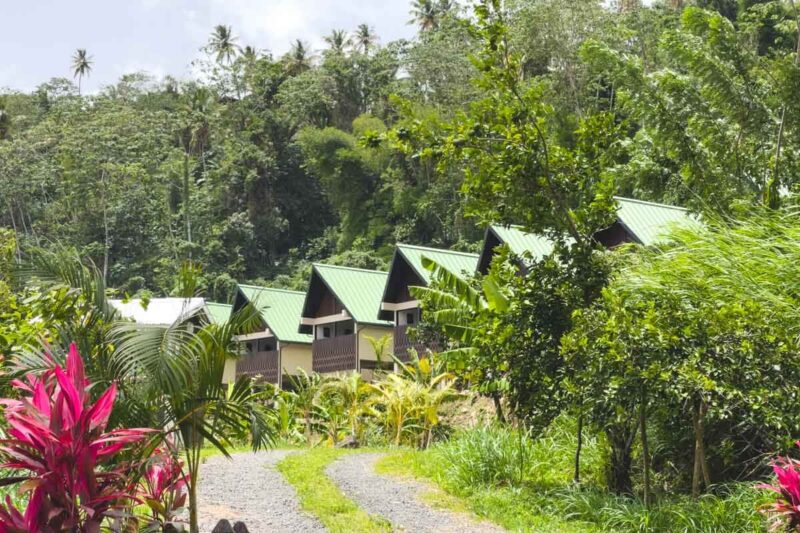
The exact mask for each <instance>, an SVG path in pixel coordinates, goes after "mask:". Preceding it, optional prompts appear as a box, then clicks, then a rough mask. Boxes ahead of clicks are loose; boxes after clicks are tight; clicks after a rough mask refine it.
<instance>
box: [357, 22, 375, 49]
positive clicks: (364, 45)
mask: <svg viewBox="0 0 800 533" xmlns="http://www.w3.org/2000/svg"><path fill="white" fill-rule="evenodd" d="M354 40H355V46H356V50H359V51H361V53H363V54H364V55H367V54H369V51H370V49H371V48H372V45H374V44H375V43H376V42H378V36H377V35H376V34H375V31H374V30H373V29H372V28H370V27H369V26H368V25H367V24H359V25H358V28H356V33H355V36H354Z"/></svg>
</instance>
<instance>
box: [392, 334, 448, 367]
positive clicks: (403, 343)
mask: <svg viewBox="0 0 800 533" xmlns="http://www.w3.org/2000/svg"><path fill="white" fill-rule="evenodd" d="M412 348H413V349H415V350H417V355H419V356H422V355H425V352H426V351H427V348H430V349H431V350H438V344H436V346H434V345H430V346H426V345H425V344H424V343H422V342H419V341H416V340H413V339H411V337H410V336H409V335H408V326H395V327H394V356H395V357H397V358H398V359H400V360H401V361H403V362H404V363H405V362H407V361H410V360H411V354H410V353H409V352H408V351H409V350H410V349H412Z"/></svg>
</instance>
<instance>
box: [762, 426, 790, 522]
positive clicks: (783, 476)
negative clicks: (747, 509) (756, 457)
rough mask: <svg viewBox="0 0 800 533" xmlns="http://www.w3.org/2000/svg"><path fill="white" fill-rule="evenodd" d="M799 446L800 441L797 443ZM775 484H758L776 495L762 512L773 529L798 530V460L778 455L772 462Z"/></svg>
mask: <svg viewBox="0 0 800 533" xmlns="http://www.w3.org/2000/svg"><path fill="white" fill-rule="evenodd" d="M797 445H798V446H800V441H799V442H798V443H797ZM772 470H773V471H774V472H775V477H776V480H775V484H774V485H767V484H762V485H758V488H763V489H767V490H771V491H773V492H775V493H776V494H777V495H778V497H777V500H776V501H775V502H774V503H771V504H769V505H766V506H764V507H763V508H762V512H764V513H765V514H767V515H769V516H770V517H771V519H772V526H773V529H775V530H778V529H781V528H783V529H785V530H789V531H798V530H800V461H796V460H794V459H791V458H789V457H778V458H777V459H776V460H775V461H774V462H773V464H772Z"/></svg>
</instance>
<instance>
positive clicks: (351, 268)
mask: <svg viewBox="0 0 800 533" xmlns="http://www.w3.org/2000/svg"><path fill="white" fill-rule="evenodd" d="M312 266H315V267H325V268H337V269H339V270H352V271H354V272H366V273H368V274H389V273H388V272H386V271H385V270H373V269H370V268H356V267H348V266H341V265H329V264H327V263H312Z"/></svg>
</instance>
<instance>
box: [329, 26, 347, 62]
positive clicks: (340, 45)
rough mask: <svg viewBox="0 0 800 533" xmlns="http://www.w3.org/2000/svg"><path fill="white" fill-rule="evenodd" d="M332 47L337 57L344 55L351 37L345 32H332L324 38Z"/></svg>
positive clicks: (331, 49)
mask: <svg viewBox="0 0 800 533" xmlns="http://www.w3.org/2000/svg"><path fill="white" fill-rule="evenodd" d="M323 39H324V40H325V42H326V43H327V44H328V46H329V47H330V51H331V52H333V53H334V54H335V55H337V56H338V55H343V54H344V51H345V48H347V46H348V45H349V44H350V42H351V41H350V36H349V35H347V32H346V31H344V30H331V33H330V34H329V35H327V36H325V37H323Z"/></svg>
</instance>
